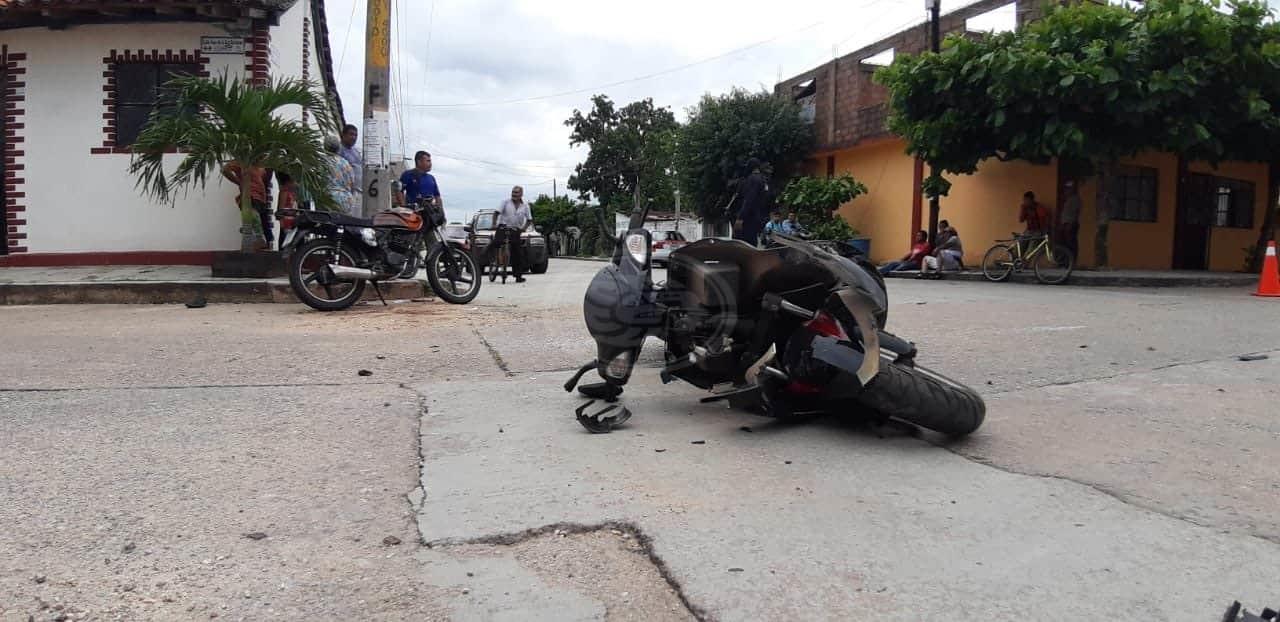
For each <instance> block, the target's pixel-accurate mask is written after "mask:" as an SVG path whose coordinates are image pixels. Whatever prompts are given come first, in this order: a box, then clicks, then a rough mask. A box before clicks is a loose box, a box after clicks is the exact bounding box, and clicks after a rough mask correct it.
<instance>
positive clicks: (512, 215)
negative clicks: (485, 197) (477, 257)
mask: <svg viewBox="0 0 1280 622" xmlns="http://www.w3.org/2000/svg"><path fill="white" fill-rule="evenodd" d="M497 225H498V230H497V231H495V232H494V234H493V243H492V244H490V245H489V248H488V249H487V250H486V251H485V260H484V263H485V264H486V265H487V264H490V263H492V262H493V255H494V253H496V252H497V250H498V248H500V247H501V245H502V244H503V243H509V244H510V245H511V246H510V251H511V271H512V272H513V273H514V274H515V275H516V282H517V283H523V282H524V280H525V279H524V253H523V252H522V250H521V248H520V242H521V239H520V234H522V233H524V232H525V231H526V230H527V229H528V228H529V227H531V226H533V213H532V212H530V211H529V204H528V203H526V202H525V200H524V188H521V187H520V186H516V187H514V188H512V189H511V198H510V199H506V200H504V201H503V202H502V204H501V205H499V206H498V222H497Z"/></svg>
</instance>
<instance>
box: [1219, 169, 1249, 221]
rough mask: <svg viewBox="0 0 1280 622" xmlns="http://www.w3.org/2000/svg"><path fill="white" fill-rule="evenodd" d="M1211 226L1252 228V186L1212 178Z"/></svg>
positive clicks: (1237, 181) (1235, 181)
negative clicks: (1212, 205)
mask: <svg viewBox="0 0 1280 622" xmlns="http://www.w3.org/2000/svg"><path fill="white" fill-rule="evenodd" d="M1214 182H1215V186H1216V192H1215V193H1214V213H1213V226H1215V227H1233V228H1239V229H1252V228H1253V198H1254V194H1253V184H1252V183H1251V182H1247V181H1240V180H1237V179H1226V178H1223V177H1217V178H1214Z"/></svg>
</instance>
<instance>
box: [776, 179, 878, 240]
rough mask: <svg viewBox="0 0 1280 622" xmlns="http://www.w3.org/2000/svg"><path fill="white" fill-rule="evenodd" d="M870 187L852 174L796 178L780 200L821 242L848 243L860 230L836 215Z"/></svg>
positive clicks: (788, 185)
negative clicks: (843, 206)
mask: <svg viewBox="0 0 1280 622" xmlns="http://www.w3.org/2000/svg"><path fill="white" fill-rule="evenodd" d="M866 192H867V187H866V186H865V185H863V184H862V182H860V181H858V180H856V179H854V178H853V177H852V176H850V175H849V174H847V173H846V174H844V175H841V176H839V177H831V178H827V177H796V178H795V179H792V180H791V182H790V183H788V184H787V187H786V188H785V189H784V190H783V191H782V194H781V195H779V197H778V202H779V203H780V204H781V205H783V206H786V207H787V208H789V209H794V210H796V212H797V213H798V214H799V216H800V222H801V223H803V225H804V227H805V228H806V229H808V230H809V233H811V234H812V235H813V237H814V238H815V239H818V240H848V239H850V238H852V237H854V236H855V235H857V234H858V232H857V230H856V229H854V228H853V227H852V226H850V225H849V223H848V222H846V221H845V219H844V217H842V216H840V214H838V213H837V212H836V210H837V209H839V207H840V206H841V205H844V204H845V203H848V202H849V201H852V200H854V199H855V198H857V197H858V196H859V195H862V194H865V193H866Z"/></svg>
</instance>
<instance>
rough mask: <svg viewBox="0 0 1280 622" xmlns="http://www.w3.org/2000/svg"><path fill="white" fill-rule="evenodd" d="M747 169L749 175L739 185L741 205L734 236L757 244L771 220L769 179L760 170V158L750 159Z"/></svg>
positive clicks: (735, 223)
mask: <svg viewBox="0 0 1280 622" xmlns="http://www.w3.org/2000/svg"><path fill="white" fill-rule="evenodd" d="M747 171H748V174H747V177H746V178H745V179H743V180H742V181H741V182H740V185H739V187H738V199H739V207H738V215H737V217H736V218H735V219H734V223H733V237H734V239H737V240H742V241H743V242H746V243H747V244H750V245H752V246H755V245H756V243H757V242H759V240H760V231H761V230H762V229H764V223H765V221H767V220H769V180H768V179H766V178H765V176H764V173H762V172H761V171H760V160H757V159H755V158H751V159H750V160H748V161H747Z"/></svg>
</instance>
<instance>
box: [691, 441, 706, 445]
mask: <svg viewBox="0 0 1280 622" xmlns="http://www.w3.org/2000/svg"><path fill="white" fill-rule="evenodd" d="M690 444H691V445H706V444H707V442H706V441H693V442H692V443H690Z"/></svg>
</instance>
